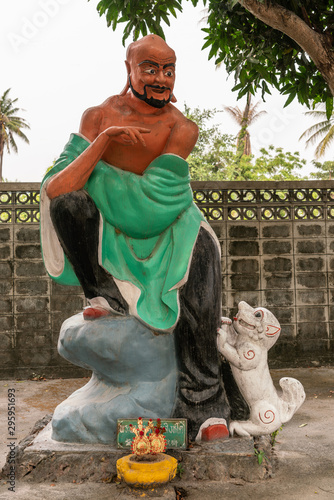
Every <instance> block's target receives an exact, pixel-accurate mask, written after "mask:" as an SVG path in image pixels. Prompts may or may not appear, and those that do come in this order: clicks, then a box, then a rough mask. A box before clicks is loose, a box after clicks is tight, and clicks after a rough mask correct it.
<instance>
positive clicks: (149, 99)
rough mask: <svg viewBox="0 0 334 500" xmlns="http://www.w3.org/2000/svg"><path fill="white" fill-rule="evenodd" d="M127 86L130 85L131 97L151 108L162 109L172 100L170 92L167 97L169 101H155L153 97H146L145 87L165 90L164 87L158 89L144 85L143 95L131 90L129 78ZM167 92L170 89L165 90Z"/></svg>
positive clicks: (155, 86)
mask: <svg viewBox="0 0 334 500" xmlns="http://www.w3.org/2000/svg"><path fill="white" fill-rule="evenodd" d="M129 85H130V89H131V91H132V93H133V95H134V96H135V97H138V99H140V100H141V101H144V102H146V104H149V105H150V106H152V107H153V108H163V107H164V106H166V104H168V103H169V102H170V101H171V99H172V95H173V94H172V93H171V92H170V95H169V99H155V98H154V97H147V91H146V88H147V87H149V88H153V89H165V88H166V87H159V86H158V85H145V86H144V93H143V94H139V92H137V91H136V90H135V89H134V88H133V86H132V83H131V79H130V77H129ZM167 90H169V91H170V89H167Z"/></svg>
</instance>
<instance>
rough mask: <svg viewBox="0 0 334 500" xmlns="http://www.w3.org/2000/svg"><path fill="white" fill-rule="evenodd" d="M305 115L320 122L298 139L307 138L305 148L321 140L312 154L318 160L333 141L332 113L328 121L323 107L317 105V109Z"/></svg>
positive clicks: (333, 116) (333, 118)
mask: <svg viewBox="0 0 334 500" xmlns="http://www.w3.org/2000/svg"><path fill="white" fill-rule="evenodd" d="M305 114H306V115H309V116H313V117H314V118H317V119H319V120H320V121H319V122H318V123H316V124H315V125H312V127H310V128H308V129H307V130H305V132H304V133H303V134H302V135H301V136H300V137H299V140H300V139H303V138H307V137H308V139H307V140H306V146H309V145H310V144H314V143H315V142H316V141H318V140H319V139H321V141H320V142H319V144H318V145H317V147H316V148H315V152H314V156H315V157H316V158H320V157H321V156H323V155H324V154H325V152H326V151H327V149H328V148H329V146H330V145H331V144H332V142H333V139H334V113H332V116H331V117H330V118H329V119H328V118H327V114H326V110H325V107H324V105H319V106H318V108H317V109H314V110H313V111H307V112H306V113H305Z"/></svg>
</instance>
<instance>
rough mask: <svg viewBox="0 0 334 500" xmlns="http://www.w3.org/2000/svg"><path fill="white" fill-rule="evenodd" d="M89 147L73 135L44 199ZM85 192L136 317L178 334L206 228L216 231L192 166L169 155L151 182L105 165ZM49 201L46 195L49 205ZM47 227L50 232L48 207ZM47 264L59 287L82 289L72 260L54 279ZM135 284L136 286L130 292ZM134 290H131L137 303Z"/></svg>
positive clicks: (148, 176)
mask: <svg viewBox="0 0 334 500" xmlns="http://www.w3.org/2000/svg"><path fill="white" fill-rule="evenodd" d="M88 146H89V142H88V141H87V140H86V139H85V138H83V137H82V136H80V135H76V134H72V135H71V137H70V140H69V142H68V143H67V145H66V146H65V149H64V151H63V153H62V154H61V156H60V157H59V159H58V160H57V161H56V163H55V165H54V167H53V168H52V169H51V170H50V171H49V172H48V173H47V174H46V176H45V177H44V179H43V181H42V186H41V190H42V192H43V187H45V183H46V181H47V180H48V179H49V178H50V177H51V176H52V175H54V174H55V173H57V172H59V171H61V170H63V169H64V168H65V167H66V166H67V165H69V164H70V163H71V162H72V161H73V160H74V159H75V158H77V157H78V156H79V155H80V154H81V153H82V152H83V151H84V150H85V149H86V148H87V147H88ZM84 189H85V190H86V191H87V192H88V193H89V195H90V196H91V198H92V199H93V200H94V202H95V204H96V206H97V208H98V210H99V212H100V214H101V229H102V231H101V232H102V236H101V237H100V247H99V261H100V264H101V265H102V266H103V267H104V268H105V269H106V270H107V271H108V272H109V273H110V274H111V275H112V276H113V277H114V278H116V283H117V284H118V285H119V288H120V290H121V293H123V295H124V298H125V299H126V300H127V301H128V302H129V303H130V314H133V315H134V316H137V317H138V318H140V319H141V320H142V321H144V322H145V323H147V324H148V325H150V326H151V327H152V328H153V329H160V330H169V329H172V328H173V326H174V325H175V324H176V322H177V319H178V316H179V300H178V293H179V292H178V289H179V287H180V286H182V284H183V283H185V282H186V280H187V273H188V270H189V265H190V261H191V255H192V251H193V247H194V244H195V242H196V238H197V234H198V231H199V228H200V226H201V225H205V226H208V224H207V223H206V221H205V219H204V217H203V215H202V214H201V212H200V210H199V209H198V208H197V207H196V205H195V204H194V203H193V195H192V190H191V188H190V185H189V172H188V164H187V162H186V161H185V160H183V159H182V158H180V157H179V156H176V155H172V154H165V155H161V156H159V157H158V158H156V159H155V160H154V161H153V162H152V163H151V164H150V165H149V166H148V167H147V169H146V170H145V171H144V173H143V175H137V174H134V173H132V172H128V171H124V170H121V169H119V168H115V167H113V166H111V165H109V164H107V163H105V162H103V161H99V162H98V164H97V165H96V167H95V169H94V171H93V173H92V174H91V176H90V178H89V180H88V181H87V183H86V185H85V186H84ZM46 198H47V197H46V195H45V190H44V195H42V200H41V205H42V204H43V200H46ZM44 203H45V201H44ZM44 213H45V210H44ZM41 222H42V228H43V210H42V208H41ZM45 226H47V227H45ZM51 226H52V223H50V221H49V222H48V223H47V224H46V223H45V224H44V229H43V230H41V234H42V250H43V244H44V243H43V240H44V241H46V240H47V238H48V236H46V234H47V233H48V232H49V231H54V229H53V227H51ZM209 230H210V229H209ZM43 235H44V236H43ZM43 258H44V262H45V265H46V268H47V270H48V272H49V274H50V276H51V277H52V278H53V279H54V280H55V281H57V282H58V283H61V284H65V285H78V284H79V282H78V279H77V277H76V275H75V274H74V271H73V268H72V267H71V265H70V263H69V262H68V260H67V258H66V256H63V265H62V266H61V267H62V269H61V270H60V271H59V272H57V273H53V272H52V271H51V272H50V270H49V268H50V266H49V263H48V262H47V261H48V259H49V256H46V255H45V254H44V252H43ZM127 284H128V285H130V287H127V286H125V287H122V285H127ZM126 290H130V291H131V293H130V295H131V298H129V297H127V296H126V295H127V292H126Z"/></svg>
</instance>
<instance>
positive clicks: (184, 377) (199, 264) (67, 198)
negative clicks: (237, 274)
mask: <svg viewBox="0 0 334 500" xmlns="http://www.w3.org/2000/svg"><path fill="white" fill-rule="evenodd" d="M125 63H126V68H127V73H128V81H127V84H126V87H125V89H124V90H123V91H122V93H121V94H120V95H116V96H112V97H110V98H108V99H107V100H106V101H105V102H104V103H103V104H101V105H99V106H96V107H93V108H90V109H88V110H87V111H85V112H84V114H83V117H82V120H81V125H80V130H79V134H73V135H72V136H71V138H70V141H69V142H68V144H67V145H66V146H65V149H64V152H63V153H62V154H61V156H60V158H59V159H58V160H57V161H56V163H55V165H54V167H53V168H52V169H51V171H50V172H48V173H47V175H46V176H45V178H44V180H43V183H42V195H41V220H42V224H41V235H42V248H43V257H44V262H45V265H46V268H47V270H48V272H49V274H50V276H51V277H52V278H53V279H55V280H56V281H58V282H59V283H62V284H70V285H73V284H79V283H80V284H81V286H82V288H83V290H84V293H85V296H86V297H87V299H88V300H89V302H90V306H89V307H88V308H86V309H85V310H84V313H83V314H84V318H85V319H87V320H88V319H92V320H94V318H98V317H100V316H104V315H108V314H123V315H133V316H135V317H136V318H138V319H139V320H140V321H142V322H143V323H145V324H146V325H149V327H150V328H151V329H152V330H153V331H155V332H156V333H157V332H158V333H159V332H161V333H166V332H173V334H174V337H175V345H176V352H177V357H178V360H177V361H178V368H179V380H178V395H177V399H176V404H175V408H174V412H173V415H171V416H175V417H184V418H188V419H189V434H190V438H191V439H194V437H195V436H196V434H197V431H198V429H199V427H200V425H201V424H203V422H204V421H205V420H206V419H208V418H212V417H218V418H225V419H228V417H229V405H228V403H227V401H226V396H225V391H224V388H223V384H222V381H221V376H220V362H219V355H218V351H217V346H216V338H217V328H218V327H219V326H220V317H221V268H220V246H219V243H218V241H217V239H216V237H215V235H214V233H213V231H212V229H211V228H210V226H209V224H208V223H207V222H206V221H205V219H204V217H203V216H202V214H201V212H200V211H199V210H198V208H197V207H196V206H195V205H194V203H193V197H192V191H191V188H190V185H189V172H188V165H187V162H186V161H185V160H186V158H187V157H188V155H189V154H190V152H191V151H192V149H193V147H194V145H195V143H196V140H197V137H198V127H197V125H196V124H195V123H193V122H192V121H190V120H188V119H187V118H186V117H185V116H184V115H183V114H182V113H181V112H180V111H179V110H178V109H177V108H175V106H173V104H172V102H175V101H176V99H175V97H174V95H173V89H174V82H175V65H176V57H175V53H174V51H173V50H172V49H171V48H170V47H169V46H168V45H167V44H166V43H165V41H164V40H163V39H161V38H160V37H158V36H156V35H148V36H146V37H144V38H142V39H141V40H139V41H137V42H134V43H132V44H131V45H130V46H129V48H128V50H127V56H126V61H125ZM164 417H166V416H164Z"/></svg>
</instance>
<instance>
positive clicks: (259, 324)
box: [217, 302, 305, 436]
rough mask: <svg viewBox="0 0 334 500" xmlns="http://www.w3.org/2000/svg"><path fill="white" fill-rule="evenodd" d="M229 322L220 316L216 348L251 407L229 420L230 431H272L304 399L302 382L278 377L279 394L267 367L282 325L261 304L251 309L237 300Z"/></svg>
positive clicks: (253, 433) (246, 433)
mask: <svg viewBox="0 0 334 500" xmlns="http://www.w3.org/2000/svg"><path fill="white" fill-rule="evenodd" d="M233 319H234V321H233V323H232V321H231V320H230V319H229V318H222V324H221V328H220V329H218V339H217V344H218V350H219V352H220V353H221V354H222V355H223V356H224V357H225V358H226V360H227V361H228V362H229V363H230V365H231V369H232V373H233V376H234V378H235V381H236V383H237V385H238V387H239V390H240V392H241V394H242V395H243V397H244V399H245V400H246V402H247V404H248V405H249V408H250V418H249V420H245V421H236V420H234V421H231V422H230V427H229V430H230V433H231V435H233V433H234V432H235V433H236V434H238V435H239V436H259V435H263V434H271V433H272V432H274V431H276V430H277V429H279V428H280V427H281V425H282V424H284V423H285V422H288V421H289V420H290V419H291V418H292V416H293V414H294V413H295V412H296V411H297V410H298V408H299V407H300V406H301V405H302V404H303V402H304V400H305V391H304V388H303V386H302V384H301V383H300V382H299V381H298V380H296V379H294V378H290V377H284V378H281V379H280V381H279V385H280V386H281V388H282V391H283V392H282V394H281V395H278V393H277V391H276V389H275V386H274V384H273V381H272V378H271V376H270V372H269V367H268V354H267V353H268V350H269V349H270V348H271V347H272V346H273V345H274V344H275V342H276V341H277V339H278V337H279V335H280V331H281V327H280V324H279V322H278V321H277V319H276V318H275V316H274V315H273V314H272V313H271V312H270V311H268V310H267V309H265V308H263V307H258V308H256V309H253V308H252V307H251V306H249V305H248V304H247V303H246V302H240V303H239V306H238V314H237V315H236V317H235V318H233Z"/></svg>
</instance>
